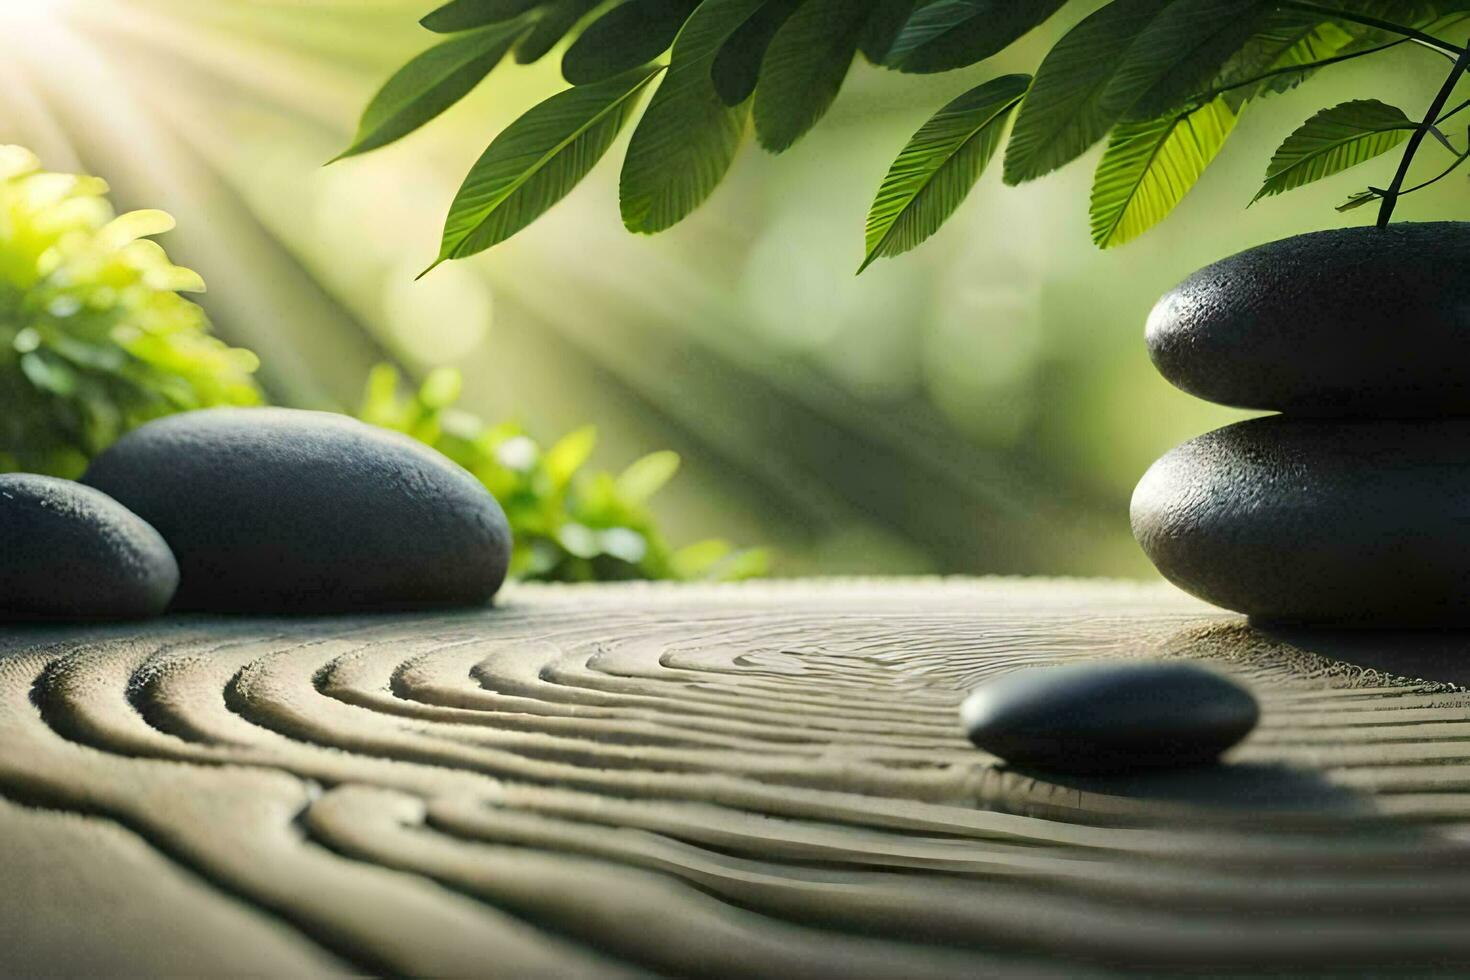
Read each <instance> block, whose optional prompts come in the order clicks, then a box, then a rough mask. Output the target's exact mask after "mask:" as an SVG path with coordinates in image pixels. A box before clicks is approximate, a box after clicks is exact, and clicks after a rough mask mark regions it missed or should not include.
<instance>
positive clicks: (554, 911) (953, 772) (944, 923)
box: [0, 581, 1470, 977]
mask: <svg viewBox="0 0 1470 980" xmlns="http://www.w3.org/2000/svg"><path fill="white" fill-rule="evenodd" d="M1140 656H1164V657H1191V658H1198V659H1201V660H1204V661H1208V662H1210V663H1212V664H1214V665H1216V666H1218V667H1220V668H1221V669H1223V670H1226V671H1228V672H1231V673H1233V674H1235V675H1237V676H1239V677H1241V678H1242V679H1243V680H1245V681H1246V682H1247V683H1249V684H1250V685H1251V686H1252V687H1253V689H1254V690H1255V691H1256V693H1257V695H1258V696H1259V697H1260V699H1261V702H1262V708H1263V716H1262V723H1261V726H1260V728H1259V729H1257V731H1256V732H1255V733H1254V734H1253V735H1252V736H1251V737H1250V738H1249V739H1248V740H1247V741H1246V742H1245V743H1244V744H1243V745H1241V746H1240V747H1239V748H1237V749H1236V750H1235V751H1233V752H1232V753H1231V754H1230V755H1229V756H1228V757H1227V761H1226V764H1225V765H1224V766H1223V767H1218V768H1211V769H1202V770H1195V771H1189V772H1179V773H1156V774H1150V775H1147V776H1137V777H1048V776H1047V775H1045V774H1042V773H1035V772H1018V771H1014V770H1011V769H1008V768H1006V767H1004V766H1002V765H999V764H998V763H997V761H996V760H995V759H993V758H991V757H989V756H986V755H985V754H984V753H982V752H980V751H978V750H976V749H974V748H973V747H971V746H970V745H969V744H968V742H966V741H965V739H964V738H963V736H962V734H961V732H960V729H959V725H958V720H957V716H956V707H957V705H958V704H959V702H960V701H961V700H962V699H963V697H964V695H965V693H966V692H967V691H968V690H969V688H971V687H972V686H973V685H975V684H976V683H978V682H980V681H982V680H984V679H985V678H987V677H990V676H994V675H995V674H997V673H999V672H1002V671H1006V670H1010V669H1014V668H1016V667H1020V666H1029V665H1036V664H1045V663H1053V662H1074V661H1077V660H1080V659H1087V658H1114V657H1140ZM1416 678H1422V679H1416ZM1467 679H1470V634H1454V633H1443V634H1422V635H1398V634H1390V633H1361V634H1342V635H1338V636H1331V635H1326V634H1314V635H1286V634H1266V633H1262V632H1258V631H1255V630H1252V629H1250V628H1248V627H1246V626H1245V625H1244V623H1243V621H1242V620H1239V619H1238V618H1236V617H1230V616H1226V615H1223V614H1220V613H1217V612H1214V611H1212V610H1210V609H1208V608H1207V607H1205V606H1203V605H1201V604H1198V603H1196V602H1195V601H1194V600H1191V599H1187V598H1185V597H1183V596H1182V595H1180V594H1178V593H1174V592H1172V591H1166V590H1165V589H1164V588H1163V587H1151V586H1149V587H1145V586H1133V585H1124V584H1108V583H1092V584H1084V583H1075V582H1072V583H1068V582H1044V581H1034V582H1012V581H910V582H883V581H847V582H828V583H820V584H782V583H769V584H754V585H742V586H710V587H673V586H640V585H629V586H593V587H575V588H571V587H525V586H522V587H517V588H513V589H510V590H508V591H507V592H506V593H505V594H504V595H503V597H502V601H501V605H500V608H498V609H494V610H488V611H483V612H471V613H458V614H435V615H417V614H416V615H392V616H378V617H360V616H359V617H348V618H311V619H249V618H207V617H183V618H172V619H165V620H157V621H154V622H151V623H145V624H142V625H128V626H110V627H93V628H81V629H79V628H74V627H39V626H38V627H8V628H5V629H4V630H3V631H0V973H3V974H5V975H17V974H27V975H38V974H53V975H77V974H85V973H103V974H119V973H130V974H151V975H158V974H173V975H198V974H201V973H221V972H224V973H233V974H253V975H262V976H265V975H268V976H288V975H289V976H299V975H310V974H330V973H357V974H361V973H373V974H428V975H436V976H451V975H452V976H516V977H522V976H550V977H574V976H597V977H603V976H620V975H649V974H658V975H699V976H730V975H751V974H754V975H764V976H812V977H817V976H820V977H867V976H884V977H888V976H903V977H944V976H956V977H958V976H966V977H971V976H986V975H993V974H1003V975H1006V976H1015V975H1029V974H1040V975H1046V976H1078V975H1087V974H1091V973H1108V972H1111V971H1114V970H1118V969H1125V968H1129V967H1143V968H1148V969H1153V970H1158V971H1171V970H1177V969H1181V968H1196V969H1202V970H1209V971H1215V972H1228V971H1238V970H1245V969H1270V970H1279V971H1285V972H1300V971H1301V970H1302V969H1304V968H1315V969H1322V970H1328V971H1334V972H1351V971H1363V972H1375V971H1377V970H1380V969H1382V968H1384V967H1387V966H1398V967H1405V968H1409V969H1413V970H1417V971H1434V970H1436V969H1443V970H1446V971H1450V970H1453V969H1455V968H1457V967H1458V966H1460V965H1462V964H1463V963H1465V962H1467V961H1470V929H1466V928H1465V922H1466V915H1467V913H1470V833H1467V829H1470V694H1467V693H1466V692H1465V688H1464V687H1462V686H1460V685H1461V684H1462V683H1463V682H1464V681H1466V680H1467Z"/></svg>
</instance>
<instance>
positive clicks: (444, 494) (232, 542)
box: [83, 408, 511, 613]
mask: <svg viewBox="0 0 1470 980" xmlns="http://www.w3.org/2000/svg"><path fill="white" fill-rule="evenodd" d="M83 480H84V481H85V482H86V483H88V484H90V485H92V486H94V487H97V488H98V489H100V490H103V491H105V492H107V493H109V494H111V495H112V496H114V497H116V498H117V499H118V500H119V501H121V502H123V503H124V504H126V505H127V506H128V507H130V508H132V509H133V510H134V511H136V512H137V513H138V514H139V515H141V516H142V517H143V518H145V519H146V520H148V521H149V522H150V523H151V524H153V526H154V527H156V528H158V530H159V532H160V533H161V534H162V535H163V537H164V538H165V539H166V540H167V541H168V543H169V545H170V546H172V548H173V551H174V554H175V555H177V556H178V561H179V567H180V569H181V571H182V581H181V584H180V587H179V592H178V596H177V598H176V599H175V601H174V607H175V608H177V609H183V610H205V611H214V612H263V613H270V612H283V613H309V612H322V613H326V612H349V611H364V610H391V609H418V608H432V607H448V606H472V605H480V604H483V603H485V602H487V601H489V600H490V598H491V597H492V596H494V595H495V593H496V591H497V590H498V589H499V588H500V585H501V583H502V582H503V581H504V579H505V574H506V569H507V566H508V564H509V560H510V551H511V534H510V528H509V525H508V524H507V523H506V519H505V514H504V512H503V511H502V510H501V508H500V505H499V504H498V503H497V502H496V500H495V498H494V497H492V496H491V495H490V493H489V492H488V491H487V490H486V489H485V488H484V486H482V485H481V484H480V482H479V481H478V480H476V479H475V478H474V477H473V476H471V475H470V474H469V473H468V472H467V471H466V470H464V469H463V468H462V467H460V466H459V465H457V464H455V463H454V462H452V461H451V460H449V459H448V458H446V457H445V456H443V455H442V454H440V453H438V452H436V451H434V450H433V449H430V448H429V447H427V446H424V445H423V444H421V443H419V442H416V441H415V440H413V439H411V438H409V437H408V436H405V435H402V434H400V433H396V432H390V431H388V430H385V429H379V428H376V427H374V426H370V425H366V424H364V423H362V422H359V421H357V420H355V419H352V418H348V417H347V416H343V415H333V414H329V413H326V412H306V411H296V410H292V409H279V408H249V409H238V408H217V409H208V410H205V411H200V412H188V413H185V414H181V415H174V416H170V417H168V418H163V419H159V420H157V421H154V422H150V423H148V424H147V425H145V426H143V427H141V428H139V429H136V430H134V431H133V432H131V433H129V434H128V435H126V436H124V437H123V438H122V439H120V440H119V441H118V442H117V443H116V444H114V445H113V446H112V447H111V448H110V449H108V450H107V451H106V452H104V453H102V454H101V455H100V456H98V457H97V458H96V459H95V460H94V461H93V462H92V466H91V468H90V469H88V470H87V473H86V475H85V476H84V477H83Z"/></svg>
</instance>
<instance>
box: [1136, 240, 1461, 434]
mask: <svg viewBox="0 0 1470 980" xmlns="http://www.w3.org/2000/svg"><path fill="white" fill-rule="evenodd" d="M1467 268H1470V222H1457V221H1443V222H1433V223H1426V224H1398V225H1391V226H1389V227H1388V228H1387V229H1383V230H1380V229H1378V228H1348V229H1343V230H1338V231H1324V232H1318V233H1315V234H1311V235H1300V236H1298V237H1295V238H1288V239H1285V240H1283V241H1279V242H1272V243H1271V244H1269V245H1262V246H1261V247H1259V248H1253V249H1250V250H1249V251H1246V252H1241V253H1240V254H1239V255H1235V256H1232V257H1231V258H1228V259H1224V260H1223V261H1220V262H1216V263H1215V264H1213V265H1210V266H1206V267H1205V268H1203V269H1201V270H1200V271H1199V272H1196V273H1195V274H1194V275H1193V276H1190V277H1189V278H1188V279H1186V280H1185V281H1184V282H1183V283H1181V284H1180V285H1179V286H1177V287H1175V288H1174V289H1173V290H1172V291H1171V292H1169V293H1168V294H1166V295H1165V296H1164V298H1163V299H1161V300H1160V301H1159V303H1158V305H1157V306H1156V307H1155V308H1154V311H1153V315H1152V316H1151V317H1150V318H1149V322H1148V330H1147V338H1148V349H1149V354H1150V356H1151V357H1152V358H1153V361H1154V364H1155V365H1156V366H1157V367H1158V369H1159V371H1160V373H1162V374H1163V376H1164V377H1165V378H1167V379H1168V380H1169V381H1170V382H1172V383H1173V384H1175V385H1177V386H1178V387H1180V388H1182V389H1184V390H1185V391H1187V392H1189V393H1190V394H1192V395H1196V396H1198V397H1200V398H1203V399H1205V400H1206V401H1212V402H1218V403H1220V404H1222V405H1234V406H1238V407H1241V408H1259V409H1272V410H1276V411H1282V412H1287V413H1289V414H1295V415H1308V416H1361V417H1379V418H1390V417H1393V418H1403V417H1423V416H1435V415H1470V343H1466V338H1467V336H1470V276H1466V275H1465V270H1466V269H1467Z"/></svg>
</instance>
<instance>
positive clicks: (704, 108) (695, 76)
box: [619, 0, 764, 234]
mask: <svg viewBox="0 0 1470 980" xmlns="http://www.w3.org/2000/svg"><path fill="white" fill-rule="evenodd" d="M763 2H764V0H705V2H704V3H702V4H700V5H699V7H698V8H697V9H696V10H695V11H694V13H693V15H691V16H690V18H689V20H688V21H687V22H686V23H685V24H684V28H683V30H681V31H680V32H679V37H678V38H677V39H676V40H675V41H674V50H673V54H672V56H671V59H670V63H669V77H668V78H666V79H665V80H664V83H663V84H662V85H660V86H659V89H658V91H657V92H656V93H654V96H653V98H652V99H651V100H650V101H649V103H648V109H647V110H646V111H645V112H644V113H643V118H642V119H640V120H639V121H638V126H637V128H636V129H634V131H633V138H632V139H631V140H630V141H629V143H628V155H627V158H626V159H625V160H624V162H623V176H622V184H621V187H620V188H619V199H620V200H619V204H620V207H621V208H622V213H623V224H624V225H626V226H627V228H628V230H629V231H633V232H640V233H643V234H652V233H654V232H659V231H663V230H664V229H666V228H669V227H672V226H673V225H675V224H677V223H678V222H680V221H682V220H683V219H684V218H685V217H687V216H688V215H689V213H690V212H691V211H693V210H694V209H695V208H697V207H699V205H700V204H702V203H704V201H705V199H706V198H708V197H709V195H710V194H711V193H712V192H713V191H714V189H715V188H716V187H718V186H719V183H720V181H722V180H724V178H725V174H726V172H728V171H729V169H730V164H731V163H733V162H734V160H735V154H736V152H737V151H738V150H739V149H740V143H741V140H742V139H743V138H744V136H745V125H746V120H747V118H748V110H747V109H746V108H745V107H743V106H741V107H731V106H727V105H725V103H724V102H722V101H721V100H720V96H719V94H718V93H717V92H716V91H715V86H714V82H713V81H712V80H711V79H710V71H711V68H712V66H713V63H714V60H715V56H716V55H717V54H718V53H719V50H720V47H721V46H722V45H723V44H724V43H725V40H726V39H727V38H729V36H730V35H731V34H732V33H733V32H734V31H735V30H736V29H738V28H739V27H740V25H741V24H744V23H745V22H746V21H747V20H748V19H749V18H750V16H751V15H752V14H753V13H755V12H756V10H757V9H758V8H759V7H760V5H761V4H762V3H763Z"/></svg>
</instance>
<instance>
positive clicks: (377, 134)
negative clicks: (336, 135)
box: [333, 22, 526, 162]
mask: <svg viewBox="0 0 1470 980" xmlns="http://www.w3.org/2000/svg"><path fill="white" fill-rule="evenodd" d="M525 31H526V25H525V24H523V23H520V22H512V23H510V24H497V25H495V26H493V27H486V28H483V29H481V30H478V31H473V32H471V33H468V34H463V35H460V36H458V37H453V38H450V39H449V40H448V41H444V42H442V43H440V44H436V45H435V46H434V47H432V48H430V49H428V50H427V51H425V52H423V53H422V54H420V55H418V56H417V57H415V58H414V59H413V60H411V61H410V62H409V63H408V64H406V65H404V66H403V67H402V68H400V69H399V70H398V71H397V72H396V73H395V74H394V75H393V77H392V78H390V79H388V81H387V82H385V83H384V85H383V87H382V88H381V89H379V90H378V93H377V94H376V95H374V96H373V99H372V101H371V102H369V103H368V107H367V108H366V109H365V110H363V113H362V120H361V121H360V122H359V123H358V125H357V135H356V136H354V137H353V139H352V145H351V146H349V147H348V148H347V149H345V150H343V151H342V152H341V154H339V155H338V156H337V157H336V158H335V159H334V160H333V162H335V161H336V160H341V159H343V158H344V157H350V156H356V155H357V154H359V153H366V152H368V151H369V150H376V149H377V148H378V147H380V146H386V145H388V144H389V143H392V142H394V141H395V140H399V139H402V138H403V137H404V136H407V135H408V134H409V133H411V132H413V131H414V130H416V129H418V128H419V127H420V126H422V125H424V124H425V123H427V122H428V121H429V120H431V119H434V118H435V117H437V116H438V115H439V114H440V113H442V112H444V110H446V109H448V108H449V107H450V106H452V105H454V104H455V103H456V102H458V101H459V100H460V99H462V98H464V97H465V96H466V95H468V94H469V92H470V90H471V89H473V88H474V87H475V86H476V85H478V84H480V82H481V80H483V79H484V77H485V76H486V75H488V74H490V72H491V70H492V69H494V68H495V66H496V65H498V64H500V62H501V61H502V60H504V58H505V55H506V53H507V52H508V51H509V50H510V47H511V45H512V44H514V43H515V42H516V38H518V37H520V36H521V35H522V34H524V33H525Z"/></svg>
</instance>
